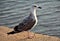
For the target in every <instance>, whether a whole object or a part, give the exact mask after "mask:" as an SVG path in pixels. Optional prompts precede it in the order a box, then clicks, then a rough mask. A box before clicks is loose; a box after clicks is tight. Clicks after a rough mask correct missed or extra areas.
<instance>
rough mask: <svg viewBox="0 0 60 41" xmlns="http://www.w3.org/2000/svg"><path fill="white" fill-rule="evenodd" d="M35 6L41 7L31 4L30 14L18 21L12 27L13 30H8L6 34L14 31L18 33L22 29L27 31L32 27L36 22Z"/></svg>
mask: <svg viewBox="0 0 60 41" xmlns="http://www.w3.org/2000/svg"><path fill="white" fill-rule="evenodd" d="M37 8H39V9H41V7H39V6H37V5H33V6H32V8H31V10H30V14H29V15H28V16H27V17H26V18H24V19H23V21H22V22H21V23H19V24H18V25H17V26H15V27H14V31H11V32H8V33H7V34H8V35H9V34H15V33H19V32H22V31H28V30H30V29H32V28H34V27H35V26H36V25H37V22H38V21H37V15H36V11H37Z"/></svg>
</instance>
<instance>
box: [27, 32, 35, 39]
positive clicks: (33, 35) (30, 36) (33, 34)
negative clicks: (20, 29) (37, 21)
mask: <svg viewBox="0 0 60 41" xmlns="http://www.w3.org/2000/svg"><path fill="white" fill-rule="evenodd" d="M27 33H28V38H29V39H32V38H34V37H35V33H31V32H29V31H27Z"/></svg>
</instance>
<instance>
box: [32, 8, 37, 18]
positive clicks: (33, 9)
mask: <svg viewBox="0 0 60 41" xmlns="http://www.w3.org/2000/svg"><path fill="white" fill-rule="evenodd" d="M36 9H37V8H35V7H33V8H31V15H33V18H35V19H37V17H36Z"/></svg>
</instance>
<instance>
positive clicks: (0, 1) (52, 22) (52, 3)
mask: <svg viewBox="0 0 60 41" xmlns="http://www.w3.org/2000/svg"><path fill="white" fill-rule="evenodd" d="M33 4H37V5H39V6H41V7H42V9H41V10H38V11H37V17H38V24H37V26H36V27H35V28H34V29H33V30H32V31H33V32H38V33H42V34H48V35H53V36H58V37H60V0H0V26H3V25H5V26H8V27H14V26H15V25H18V24H19V22H21V21H22V20H23V18H24V17H26V16H28V15H29V14H30V13H29V10H30V8H31V6H32V5H33Z"/></svg>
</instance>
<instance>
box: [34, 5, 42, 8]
mask: <svg viewBox="0 0 60 41" xmlns="http://www.w3.org/2000/svg"><path fill="white" fill-rule="evenodd" d="M33 7H34V8H38V9H41V8H42V7H40V6H37V5H33Z"/></svg>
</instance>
